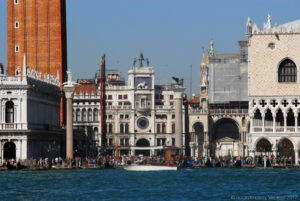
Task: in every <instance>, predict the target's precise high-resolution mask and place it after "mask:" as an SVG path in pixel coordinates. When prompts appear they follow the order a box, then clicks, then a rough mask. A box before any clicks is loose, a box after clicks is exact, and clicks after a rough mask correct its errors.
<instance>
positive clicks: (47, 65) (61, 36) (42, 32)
mask: <svg viewBox="0 0 300 201" xmlns="http://www.w3.org/2000/svg"><path fill="white" fill-rule="evenodd" d="M24 53H26V59H27V65H28V67H29V68H31V69H34V70H37V71H39V72H41V73H42V79H43V78H44V74H45V73H47V74H50V75H54V76H57V73H58V72H59V78H60V86H61V90H62V83H63V82H64V81H65V77H66V70H67V30H66V0H7V56H8V62H7V74H8V75H15V72H16V70H17V69H18V68H19V67H21V66H22V62H23V55H24ZM20 69H21V71H22V68H20ZM21 74H22V72H21ZM60 113H61V114H60V121H61V125H63V124H64V122H65V115H64V100H63V96H62V98H61V112H60Z"/></svg>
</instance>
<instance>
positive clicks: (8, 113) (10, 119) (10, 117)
mask: <svg viewBox="0 0 300 201" xmlns="http://www.w3.org/2000/svg"><path fill="white" fill-rule="evenodd" d="M5 122H6V123H14V103H13V102H12V101H8V102H7V103H6V104H5Z"/></svg>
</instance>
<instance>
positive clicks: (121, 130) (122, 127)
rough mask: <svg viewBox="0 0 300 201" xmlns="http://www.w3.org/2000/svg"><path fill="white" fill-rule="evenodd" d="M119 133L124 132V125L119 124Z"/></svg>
mask: <svg viewBox="0 0 300 201" xmlns="http://www.w3.org/2000/svg"><path fill="white" fill-rule="evenodd" d="M120 133H124V125H123V124H120Z"/></svg>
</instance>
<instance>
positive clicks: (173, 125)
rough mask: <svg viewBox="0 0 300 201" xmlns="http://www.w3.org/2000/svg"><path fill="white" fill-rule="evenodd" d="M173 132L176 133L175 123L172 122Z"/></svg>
mask: <svg viewBox="0 0 300 201" xmlns="http://www.w3.org/2000/svg"><path fill="white" fill-rule="evenodd" d="M172 133H175V124H174V123H173V124H172Z"/></svg>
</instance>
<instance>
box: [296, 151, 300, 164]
mask: <svg viewBox="0 0 300 201" xmlns="http://www.w3.org/2000/svg"><path fill="white" fill-rule="evenodd" d="M298 160H299V150H298V149H295V165H299V161H298Z"/></svg>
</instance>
